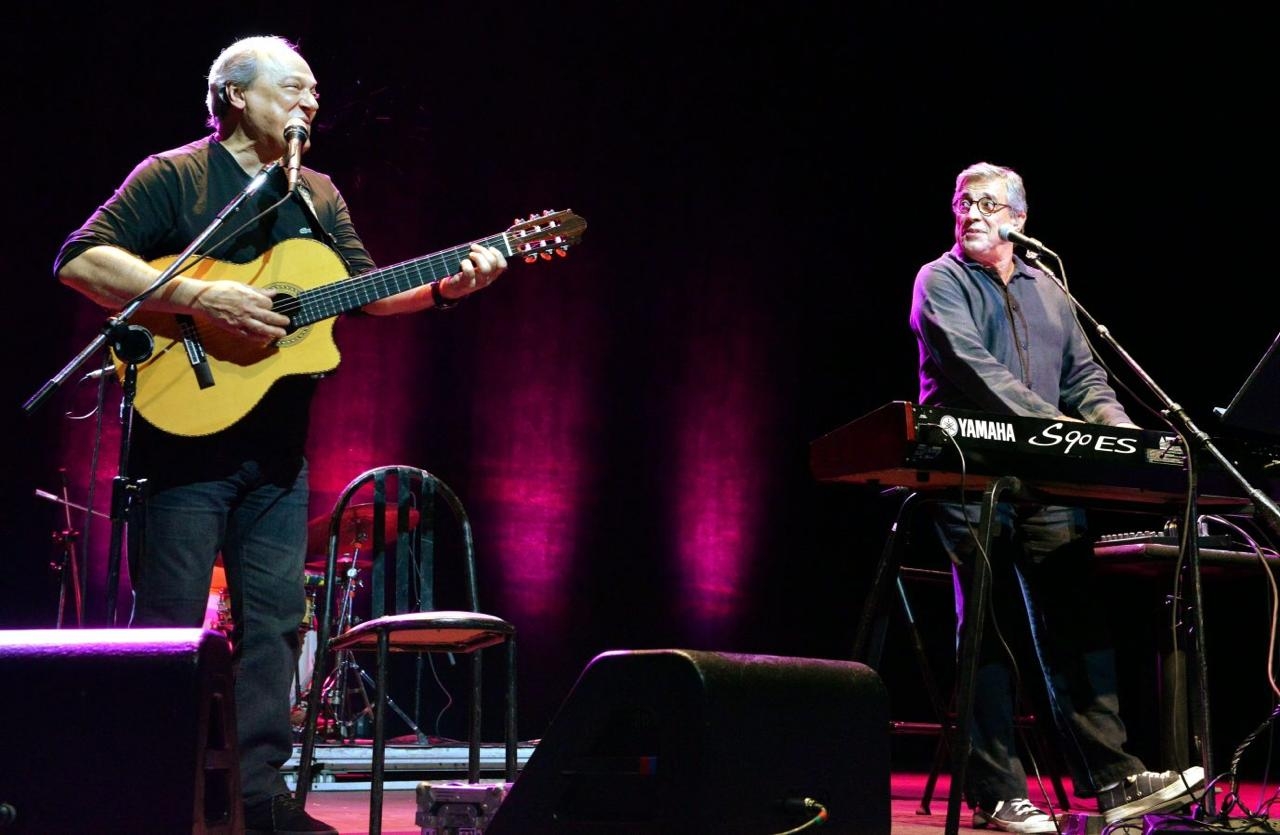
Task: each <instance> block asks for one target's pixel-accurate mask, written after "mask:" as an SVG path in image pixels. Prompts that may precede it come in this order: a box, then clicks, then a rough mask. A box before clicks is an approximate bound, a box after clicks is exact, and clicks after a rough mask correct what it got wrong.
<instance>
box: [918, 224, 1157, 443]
mask: <svg viewBox="0 0 1280 835" xmlns="http://www.w3.org/2000/svg"><path fill="white" fill-rule="evenodd" d="M1014 267H1015V271H1014V275H1013V277H1012V278H1011V279H1010V280H1009V283H1008V285H1007V286H1006V285H1005V284H1004V283H1003V282H1002V281H1000V279H999V278H998V277H997V276H996V275H994V273H992V272H991V271H989V270H988V269H987V268H986V267H984V266H983V265H981V264H978V263H977V262H975V261H972V260H970V259H968V258H966V257H965V255H964V251H963V250H962V249H961V247H960V245H959V244H956V245H955V246H954V247H953V248H952V249H951V251H949V252H947V253H946V254H944V255H942V256H941V257H939V258H937V259H936V260H934V261H931V262H929V263H928V264H925V265H924V266H923V267H921V268H920V271H919V272H918V273H917V274H916V279H915V287H914V291H913V296H912V302H911V329H912V331H913V332H914V333H915V335H916V343H917V345H918V347H919V373H920V403H921V404H925V405H939V406H951V407H953V408H960V409H976V410H979V411H987V412H993V413H997V414H1014V415H1022V416H1028V417H1045V418H1053V417H1056V416H1058V415H1060V414H1066V415H1069V416H1073V417H1079V418H1082V419H1084V420H1087V421H1089V422H1091V423H1104V424H1109V425H1115V424H1118V423H1131V422H1132V421H1131V420H1130V419H1129V417H1128V415H1127V414H1125V410H1124V407H1123V406H1121V405H1120V402H1119V401H1118V400H1117V399H1116V394H1115V390H1114V389H1112V388H1111V386H1110V384H1109V383H1108V382H1107V374H1106V371H1105V370H1104V369H1103V368H1102V366H1101V365H1099V364H1098V362H1097V361H1096V360H1095V359H1094V358H1093V353H1092V351H1091V350H1090V347H1089V344H1088V342H1087V341H1086V340H1085V336H1084V332H1083V331H1082V330H1081V328H1080V324H1079V322H1077V321H1076V318H1075V316H1074V308H1073V305H1072V304H1071V301H1070V300H1069V299H1068V298H1067V296H1066V293H1065V292H1064V291H1063V289H1062V288H1061V287H1060V286H1059V285H1058V283H1057V282H1056V281H1054V280H1053V279H1051V278H1049V277H1048V276H1047V275H1045V274H1044V273H1043V272H1041V271H1040V270H1037V269H1035V268H1034V267H1031V266H1030V265H1029V264H1027V263H1026V262H1025V261H1023V260H1021V259H1019V258H1016V257H1015V259H1014Z"/></svg>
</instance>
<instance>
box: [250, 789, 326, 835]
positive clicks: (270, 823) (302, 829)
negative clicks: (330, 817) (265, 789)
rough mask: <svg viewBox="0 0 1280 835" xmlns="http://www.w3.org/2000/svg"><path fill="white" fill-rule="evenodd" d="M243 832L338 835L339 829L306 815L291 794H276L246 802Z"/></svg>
mask: <svg viewBox="0 0 1280 835" xmlns="http://www.w3.org/2000/svg"><path fill="white" fill-rule="evenodd" d="M244 835H338V830H336V829H334V828H333V827H332V826H330V825H329V824H327V823H325V822H324V821H318V820H316V819H315V818H313V817H311V816H310V815H308V814H307V810H306V809H303V808H302V804H301V803H299V802H298V801H297V800H294V799H293V797H292V796H291V795H287V794H278V795H276V796H275V797H273V798H271V799H269V800H262V801H259V802H257V803H253V804H246V805H245V807H244Z"/></svg>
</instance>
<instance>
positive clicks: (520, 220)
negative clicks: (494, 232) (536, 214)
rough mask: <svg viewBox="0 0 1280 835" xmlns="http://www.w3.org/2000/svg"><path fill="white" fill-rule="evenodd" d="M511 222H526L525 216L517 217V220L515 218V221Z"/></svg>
mask: <svg viewBox="0 0 1280 835" xmlns="http://www.w3.org/2000/svg"><path fill="white" fill-rule="evenodd" d="M511 222H512V223H524V218H522V217H518V218H516V219H515V220H513V221H511Z"/></svg>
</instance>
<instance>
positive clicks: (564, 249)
mask: <svg viewBox="0 0 1280 835" xmlns="http://www.w3.org/2000/svg"><path fill="white" fill-rule="evenodd" d="M568 254H569V250H568V248H567V247H563V246H561V247H556V255H559V256H560V257H561V258H564V257H565V256H567V255H568Z"/></svg>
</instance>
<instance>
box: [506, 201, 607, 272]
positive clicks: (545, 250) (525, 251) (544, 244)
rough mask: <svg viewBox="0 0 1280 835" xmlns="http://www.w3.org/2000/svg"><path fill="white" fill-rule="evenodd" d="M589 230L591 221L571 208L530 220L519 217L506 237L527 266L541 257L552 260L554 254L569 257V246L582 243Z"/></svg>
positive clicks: (546, 212)
mask: <svg viewBox="0 0 1280 835" xmlns="http://www.w3.org/2000/svg"><path fill="white" fill-rule="evenodd" d="M586 228H587V222H586V221H585V220H583V219H582V218H580V217H578V216H577V215H575V214H574V213H573V212H571V211H569V210H568V209H562V210H560V211H551V210H550V209H548V210H547V211H545V212H543V213H542V214H535V215H530V216H529V218H528V219H527V220H526V219H523V218H516V221H515V223H514V224H513V225H512V226H511V227H510V228H508V229H507V232H506V234H507V237H508V238H509V239H510V241H511V245H512V248H513V249H514V251H515V253H516V254H517V255H520V256H521V257H522V258H524V261H525V263H533V262H534V261H537V260H538V258H540V257H541V258H543V259H545V260H548V261H549V260H551V256H552V254H553V253H554V254H556V255H560V256H565V255H568V254H569V252H568V250H569V247H571V246H576V245H577V244H578V242H579V241H581V240H582V233H583V231H584V230H586Z"/></svg>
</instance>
